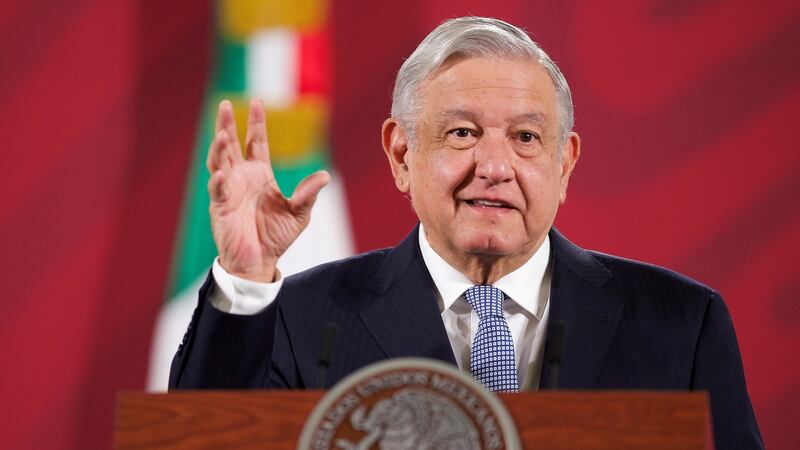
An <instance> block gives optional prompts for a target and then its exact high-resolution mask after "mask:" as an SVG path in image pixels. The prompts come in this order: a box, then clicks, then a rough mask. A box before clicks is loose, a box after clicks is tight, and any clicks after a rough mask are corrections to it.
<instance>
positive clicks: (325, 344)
mask: <svg viewBox="0 0 800 450" xmlns="http://www.w3.org/2000/svg"><path fill="white" fill-rule="evenodd" d="M338 333H339V326H338V325H336V323H334V322H328V323H327V324H325V326H324V327H322V345H321V346H320V349H319V359H318V360H317V365H318V367H319V378H318V382H319V387H320V388H322V389H324V388H325V377H326V376H327V374H328V367H330V366H331V356H333V343H334V341H336V335H337V334H338Z"/></svg>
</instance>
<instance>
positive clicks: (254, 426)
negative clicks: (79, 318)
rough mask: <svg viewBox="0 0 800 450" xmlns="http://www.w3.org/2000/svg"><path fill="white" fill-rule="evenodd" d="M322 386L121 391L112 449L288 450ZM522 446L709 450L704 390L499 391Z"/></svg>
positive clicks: (292, 444) (710, 438)
mask: <svg viewBox="0 0 800 450" xmlns="http://www.w3.org/2000/svg"><path fill="white" fill-rule="evenodd" d="M322 395H323V392H322V391H184V392H176V393H168V394H147V393H141V392H127V393H122V394H120V395H119V397H118V399H117V413H116V421H115V430H114V445H115V448H118V449H201V448H202V449H221V448H236V449H249V448H259V449H295V448H296V446H297V440H298V437H299V435H300V431H301V430H302V428H303V425H304V423H305V421H306V418H307V417H308V415H309V414H310V412H311V410H312V409H313V408H314V405H315V404H316V403H317V401H318V400H319V399H320V398H321V397H322ZM500 399H501V400H502V401H503V403H504V404H505V405H506V407H507V408H508V410H509V412H510V413H511V415H512V417H513V419H514V422H515V423H516V426H517V429H518V430H519V435H520V438H521V441H522V445H523V448H526V449H537V450H544V449H570V450H573V449H598V450H599V449H609V450H610V449H614V450H619V449H639V450H649V449H664V450H666V449H669V450H674V449H687V450H688V449H713V438H712V433H711V420H710V418H711V416H710V414H709V410H708V396H707V395H706V394H705V393H666V392H650V391H600V392H596V391H595V392H584V391H553V392H547V391H545V392H539V393H536V392H530V393H521V394H500Z"/></svg>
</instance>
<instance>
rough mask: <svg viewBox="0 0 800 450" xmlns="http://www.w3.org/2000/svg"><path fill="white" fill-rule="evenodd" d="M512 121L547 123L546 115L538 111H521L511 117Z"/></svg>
mask: <svg viewBox="0 0 800 450" xmlns="http://www.w3.org/2000/svg"><path fill="white" fill-rule="evenodd" d="M511 119H512V121H514V122H536V123H538V124H540V125H547V123H548V120H547V116H545V115H544V114H542V113H540V112H529V113H522V114H518V115H516V116H512V117H511Z"/></svg>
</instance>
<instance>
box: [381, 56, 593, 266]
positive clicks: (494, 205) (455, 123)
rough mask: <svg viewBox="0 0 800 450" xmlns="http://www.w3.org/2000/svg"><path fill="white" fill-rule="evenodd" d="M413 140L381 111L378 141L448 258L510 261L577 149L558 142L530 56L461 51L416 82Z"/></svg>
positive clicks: (542, 220) (547, 209)
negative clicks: (485, 55) (460, 56)
mask: <svg viewBox="0 0 800 450" xmlns="http://www.w3.org/2000/svg"><path fill="white" fill-rule="evenodd" d="M419 99H420V107H421V108H420V114H419V116H418V117H417V130H418V132H417V146H416V148H413V149H406V150H404V149H403V148H404V146H405V147H407V146H408V143H407V139H406V135H405V133H404V131H403V130H401V129H400V127H399V126H398V125H396V124H395V125H392V120H393V119H389V120H387V123H386V124H385V125H384V147H385V148H386V151H387V155H388V156H389V159H390V162H391V163H392V171H393V173H394V175H395V181H396V184H397V186H398V188H399V189H400V190H401V191H403V192H406V193H407V194H409V196H410V197H411V200H412V204H413V206H414V210H415V211H416V213H417V215H418V217H419V219H420V221H421V222H422V223H423V225H424V226H425V230H426V231H427V237H428V240H429V241H430V243H431V246H432V247H433V248H434V250H436V251H437V253H439V254H440V255H441V256H442V257H443V258H444V259H445V260H447V261H448V262H449V263H450V264H452V265H455V266H456V267H460V266H462V264H469V262H468V261H469V260H470V259H475V257H478V258H479V259H487V258H488V260H497V259H498V258H499V259H503V260H506V261H507V262H508V263H510V264H511V266H512V268H516V267H518V266H519V265H520V264H522V263H523V262H524V261H525V260H527V259H528V258H529V257H530V256H531V255H532V254H533V252H534V251H535V250H536V249H537V248H538V247H539V245H540V244H541V243H542V241H543V240H544V237H545V235H546V234H547V232H548V230H549V229H550V226H551V225H552V224H553V220H554V219H555V215H556V210H557V209H558V206H559V204H560V203H561V202H563V201H564V199H565V198H566V189H567V182H568V180H569V175H570V173H571V171H572V167H573V166H574V164H575V161H576V159H577V157H578V154H579V140H578V137H577V135H575V134H574V133H572V134H570V136H569V138H568V139H567V142H566V143H565V148H564V154H563V157H562V158H561V160H559V157H558V151H559V132H560V128H559V116H558V109H557V102H556V94H555V88H554V87H553V83H552V81H551V80H550V78H549V76H548V75H547V72H546V71H545V70H544V69H543V68H542V67H541V66H540V65H539V64H538V63H536V62H534V61H526V60H521V59H495V58H477V57H476V58H463V59H459V60H456V61H454V62H450V63H448V64H447V65H445V66H444V67H443V68H442V69H440V70H439V71H438V72H435V73H434V74H433V75H432V76H431V77H429V78H428V79H427V80H426V81H425V82H424V83H423V84H422V86H421V90H420V95H419Z"/></svg>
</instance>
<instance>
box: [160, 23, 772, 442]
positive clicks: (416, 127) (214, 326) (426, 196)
mask: <svg viewBox="0 0 800 450" xmlns="http://www.w3.org/2000/svg"><path fill="white" fill-rule="evenodd" d="M572 124H573V112H572V100H571V95H570V91H569V87H568V85H567V82H566V80H565V79H564V77H563V75H562V74H561V72H560V70H559V69H558V67H557V66H556V65H555V64H554V63H553V62H552V60H551V59H550V58H549V57H548V56H547V54H546V53H545V52H544V51H543V50H541V49H540V48H539V47H538V46H537V45H536V44H535V43H533V42H532V41H531V40H530V38H529V37H528V36H527V34H525V32H524V31H522V30H520V29H518V28H516V27H514V26H512V25H509V24H507V23H505V22H502V21H499V20H494V19H484V18H473V17H467V18H461V19H454V20H451V21H447V22H445V23H443V24H442V25H440V26H439V27H438V28H437V29H435V30H434V31H433V32H432V33H431V34H430V35H429V36H428V37H426V38H425V40H424V41H423V42H422V43H421V44H420V46H419V47H418V48H417V49H416V50H415V52H414V53H413V54H412V55H411V56H410V57H409V59H408V60H406V62H405V63H404V64H403V66H402V68H401V69H400V71H399V73H398V76H397V81H396V85H395V91H394V96H393V103H392V117H390V118H389V119H387V120H386V121H385V122H384V124H383V129H382V143H383V148H384V151H385V153H386V156H387V158H388V160H389V164H390V167H391V170H392V174H393V176H394V180H395V184H396V186H397V188H398V189H399V190H400V191H401V192H403V193H404V194H406V195H407V196H408V197H409V198H410V200H411V205H412V207H413V209H414V211H415V212H416V214H417V216H418V217H419V219H420V225H419V226H418V227H417V228H416V229H415V230H413V231H412V232H411V234H410V235H409V236H408V237H407V238H406V239H405V240H404V241H403V242H401V243H400V244H399V245H398V246H397V247H395V248H392V249H384V250H378V251H374V252H371V253H367V254H364V255H359V256H356V257H353V258H349V259H346V260H343V261H338V262H335V263H330V264H326V265H323V266H320V267H317V268H314V269H311V270H309V271H306V272H304V273H301V274H298V275H296V276H293V277H289V278H287V279H285V280H283V279H282V278H281V276H280V274H279V273H278V271H277V269H276V264H277V261H278V259H279V258H280V256H281V255H282V254H283V253H284V252H285V250H286V249H287V248H288V246H289V245H290V244H291V243H292V241H294V239H295V238H296V237H297V236H298V235H299V234H300V232H301V231H302V230H303V228H304V227H305V226H306V225H307V224H308V221H309V217H310V216H309V213H310V210H311V207H312V205H313V203H314V200H315V198H316V195H317V193H318V192H319V191H320V189H321V188H322V187H323V186H324V185H325V184H326V183H327V181H328V175H327V174H326V173H324V172H320V173H316V174H313V175H311V176H309V177H308V178H307V179H306V180H304V181H303V182H302V183H300V185H299V186H298V187H297V189H296V190H295V192H294V194H293V195H292V197H291V198H288V199H287V198H285V197H283V195H281V193H280V191H279V190H278V187H277V185H276V183H275V178H274V176H273V175H272V170H271V167H270V163H269V148H268V144H267V136H266V130H265V126H264V111H263V107H262V106H261V104H260V103H259V102H258V101H253V102H252V104H251V109H250V116H249V123H248V129H247V138H246V141H245V148H244V150H245V152H243V151H242V150H243V149H242V148H241V147H240V144H239V142H238V141H237V138H236V130H235V127H234V122H233V113H232V110H231V106H230V103H228V102H223V103H221V104H220V110H219V115H218V118H217V131H218V133H217V136H216V138H215V139H214V142H213V143H212V145H211V148H210V151H209V157H208V168H209V171H210V172H211V174H212V176H211V180H210V182H209V192H210V194H211V205H210V214H211V222H212V228H213V232H214V238H215V241H216V244H217V248H218V250H219V258H218V259H217V261H215V263H214V267H213V269H212V275H211V276H210V277H209V279H208V281H207V282H206V284H205V285H204V286H203V288H202V289H201V292H200V301H199V303H198V307H197V309H196V311H195V315H194V317H193V319H192V322H191V324H190V326H189V330H188V331H187V334H186V336H185V338H184V341H183V343H182V344H181V346H180V348H179V350H178V353H177V354H176V357H175V360H174V362H173V367H172V373H171V377H170V378H171V380H170V384H171V386H172V387H176V388H243V387H253V388H269V387H283V388H320V387H328V386H330V385H331V384H333V383H335V382H336V381H338V380H339V379H341V378H342V377H344V376H346V375H347V374H349V373H350V372H352V371H354V370H356V369H358V368H360V367H362V366H365V365H367V364H369V363H372V362H375V361H378V360H382V359H385V358H391V357H398V356H421V357H430V358H435V359H439V360H442V361H445V362H449V363H451V364H455V365H457V366H458V367H459V368H460V369H461V370H464V371H469V372H470V373H472V374H473V376H475V378H477V379H478V380H479V381H480V382H482V383H483V384H485V385H486V386H487V387H488V388H490V389H492V390H496V391H512V392H513V391H516V390H518V389H531V388H533V389H535V388H537V387H539V386H541V387H543V388H546V387H548V386H545V385H543V383H540V380H547V379H548V378H549V371H550V368H549V367H547V366H546V365H544V364H543V363H542V361H544V360H546V356H547V355H548V354H549V353H551V352H553V351H554V349H553V348H552V347H553V346H552V345H551V344H552V341H549V340H547V339H546V336H547V335H548V330H552V328H553V326H554V324H555V323H563V324H564V326H565V328H566V338H565V343H564V351H563V365H562V367H561V371H560V375H559V377H558V382H559V386H560V387H562V388H571V389H603V388H614V389H625V388H636V389H677V390H689V389H701V390H708V391H709V392H710V398H711V406H712V413H713V422H714V430H715V435H716V440H717V446H718V448H760V447H761V446H762V444H761V438H760V435H759V432H758V428H757V425H756V422H755V418H754V415H753V411H752V408H751V406H750V401H749V398H748V396H747V391H746V388H745V382H744V375H743V370H742V365H741V358H740V355H739V350H738V346H737V343H736V337H735V335H734V332H733V327H732V324H731V321H730V317H729V315H728V312H727V309H726V307H725V305H724V303H723V301H722V299H721V298H720V296H719V294H718V293H717V292H715V291H713V290H711V289H709V288H707V287H705V286H702V285H700V284H698V283H696V282H694V281H692V280H689V279H688V278H685V277H683V276H681V275H678V274H675V273H673V272H670V271H667V270H665V269H661V268H657V267H653V266H649V265H645V264H642V263H637V262H633V261H628V260H624V259H620V258H616V257H612V256H608V255H604V254H600V253H595V252H588V251H585V250H583V249H580V248H578V247H576V246H574V245H573V244H572V243H570V242H569V241H568V240H566V239H565V238H564V237H563V236H561V235H560V234H559V233H558V232H557V231H556V230H555V229H554V228H553V226H552V225H553V221H554V219H555V215H556V211H557V209H558V206H559V205H560V204H561V203H563V202H564V201H565V199H566V193H567V185H568V182H569V177H570V175H571V173H572V170H573V168H574V167H575V163H576V162H577V160H578V157H579V156H580V139H579V137H578V135H577V134H576V133H574V132H572ZM243 155H246V156H244V157H243ZM328 323H335V324H337V325H338V327H339V329H340V333H339V336H338V338H337V341H336V350H335V355H334V358H333V361H332V363H331V366H330V371H329V377H328V383H327V384H326V386H320V385H318V382H317V374H318V368H317V356H318V354H319V349H320V345H321V341H322V337H321V334H322V329H323V328H324V327H325V326H326V324H328ZM488 354H495V355H500V356H497V357H487V355H488Z"/></svg>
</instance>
